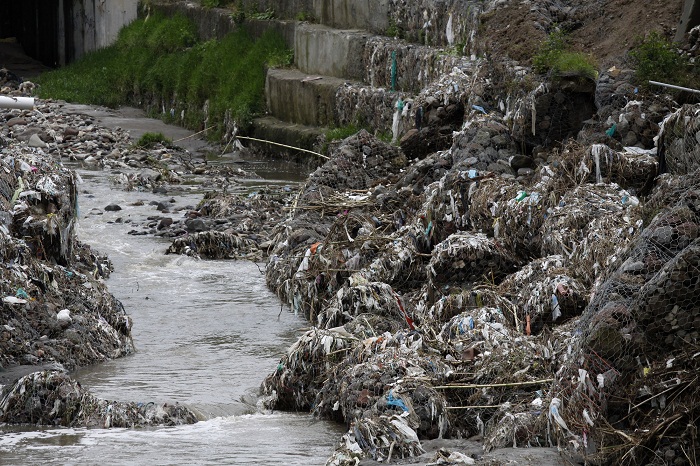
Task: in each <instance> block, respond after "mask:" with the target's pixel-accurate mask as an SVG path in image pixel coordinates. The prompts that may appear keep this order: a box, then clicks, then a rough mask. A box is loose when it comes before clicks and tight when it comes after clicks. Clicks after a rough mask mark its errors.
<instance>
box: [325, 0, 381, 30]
mask: <svg viewBox="0 0 700 466" xmlns="http://www.w3.org/2000/svg"><path fill="white" fill-rule="evenodd" d="M314 13H315V15H316V17H317V18H318V19H319V21H320V22H321V23H323V24H327V25H329V26H332V27H336V28H343V29H355V28H362V29H366V30H369V31H372V32H384V31H386V30H387V29H388V28H389V0H314Z"/></svg>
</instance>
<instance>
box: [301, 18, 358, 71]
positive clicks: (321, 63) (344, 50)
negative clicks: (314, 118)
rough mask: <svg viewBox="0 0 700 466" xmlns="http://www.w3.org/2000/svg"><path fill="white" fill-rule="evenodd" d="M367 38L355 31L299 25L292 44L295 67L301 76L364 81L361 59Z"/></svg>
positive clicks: (305, 24)
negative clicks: (314, 75)
mask: <svg viewBox="0 0 700 466" xmlns="http://www.w3.org/2000/svg"><path fill="white" fill-rule="evenodd" d="M367 36H368V34H367V33H365V32H362V31H357V30H339V29H332V28H329V27H328V26H323V25H317V24H308V23H303V24H300V25H299V26H298V27H297V29H296V37H295V41H294V56H295V60H296V65H297V67H298V68H299V70H301V71H302V72H304V73H309V74H320V75H325V76H334V77H336V78H347V79H352V80H358V81H360V80H363V79H364V77H365V69H364V66H363V61H362V57H363V54H364V48H365V44H366V42H367Z"/></svg>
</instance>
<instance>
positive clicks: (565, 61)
mask: <svg viewBox="0 0 700 466" xmlns="http://www.w3.org/2000/svg"><path fill="white" fill-rule="evenodd" d="M568 47H569V45H568V41H567V38H566V35H565V34H564V32H563V31H560V30H556V31H553V32H552V33H551V34H550V35H549V36H548V37H547V40H546V41H545V42H544V43H543V44H542V46H541V47H540V50H539V51H538V52H537V54H536V55H535V56H534V57H532V67H533V69H534V70H535V71H536V72H538V73H542V74H545V73H551V74H552V76H554V77H557V76H571V75H575V76H584V77H587V78H591V79H596V78H597V76H598V71H597V69H596V68H597V65H596V62H595V59H594V58H593V57H592V56H591V55H587V54H585V53H581V52H573V51H570V50H568Z"/></svg>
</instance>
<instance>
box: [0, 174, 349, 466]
mask: <svg viewBox="0 0 700 466" xmlns="http://www.w3.org/2000/svg"><path fill="white" fill-rule="evenodd" d="M78 172H79V174H80V175H81V177H82V179H83V183H82V184H81V186H80V192H81V194H80V225H79V230H78V233H79V238H80V239H81V240H82V241H84V242H86V243H88V244H91V245H92V246H93V247H94V248H95V249H97V250H99V251H100V252H102V253H106V254H108V256H109V257H110V259H111V260H112V262H113V264H114V267H115V271H114V272H113V274H112V275H111V277H110V278H109V279H108V280H107V284H108V286H109V288H110V291H111V292H112V293H113V294H114V295H115V296H116V297H117V298H118V299H120V300H121V301H122V302H123V304H124V306H125V308H126V309H127V312H129V314H131V316H132V317H133V321H134V326H133V330H132V333H133V338H134V344H135V346H136V349H137V352H136V353H135V354H133V355H131V356H128V357H125V358H120V359H116V360H113V361H110V362H107V363H105V364H99V365H96V366H94V367H89V368H85V369H82V370H80V371H79V372H78V373H76V374H74V376H75V378H76V379H77V380H79V381H80V382H81V384H82V385H83V386H84V387H87V388H89V389H90V390H91V391H92V392H93V393H94V394H95V395H97V396H99V397H102V398H106V399H110V400H123V401H141V402H150V401H154V402H178V403H183V404H186V405H188V406H189V407H191V408H193V409H194V410H195V411H197V412H198V413H199V415H200V418H201V419H202V421H200V422H198V423H197V424H194V425H190V426H179V427H159V428H149V429H110V430H104V429H65V428H42V429H39V428H27V427H8V426H5V427H2V428H1V429H0V464H22V465H39V464H42V465H43V464H61V465H69V464H70V465H92V464H148V465H192V464H198V465H200V464H201V465H205V464H217V465H220V464H285V465H286V464H289V465H292V464H304V465H312V464H323V463H324V462H325V460H326V459H327V458H328V457H329V456H330V454H331V453H332V451H333V447H334V443H335V442H336V441H337V439H338V438H339V435H340V432H341V427H340V426H338V425H337V424H332V423H328V422H325V421H319V420H315V419H313V418H312V417H311V416H310V415H308V414H291V413H281V412H274V413H270V412H265V411H260V410H259V409H257V408H256V405H255V401H256V394H257V390H258V387H259V386H260V383H261V381H262V380H263V378H264V377H265V376H266V375H267V374H268V373H270V372H271V371H273V370H274V369H275V367H276V364H277V362H278V360H279V357H280V356H281V355H282V354H283V353H284V351H285V349H286V348H287V347H288V346H289V345H290V344H292V343H293V342H294V341H295V339H296V337H297V336H298V335H299V333H300V331H301V330H300V329H301V328H302V327H304V326H306V325H307V322H306V321H305V320H304V319H303V317H301V316H295V315H294V314H292V313H290V312H288V311H287V310H286V309H284V310H281V308H280V303H279V301H278V300H277V298H276V296H274V294H272V293H271V292H270V291H269V290H267V288H266V286H265V280H264V276H263V274H262V272H261V270H260V267H262V265H260V264H254V263H252V262H244V261H201V260H196V259H193V258H190V257H185V256H172V255H164V251H165V250H166V248H167V246H168V245H169V242H168V241H167V240H163V239H158V238H154V237H152V236H133V235H128V234H127V232H128V231H129V230H132V229H135V228H134V223H138V222H141V221H142V220H143V219H144V218H145V217H147V216H149V215H151V216H152V215H158V214H160V213H159V212H157V211H156V210H155V207H154V206H152V205H149V202H150V201H151V200H157V201H168V200H170V199H171V197H173V198H174V199H175V203H174V204H172V205H173V206H174V208H178V207H185V206H195V205H196V204H197V202H198V201H199V199H200V198H201V193H200V192H196V191H194V189H195V188H192V189H193V191H192V192H185V193H178V194H177V195H175V196H170V195H167V196H166V195H157V194H152V193H150V192H149V193H146V192H139V191H132V192H126V191H123V190H121V189H114V188H112V187H111V186H110V183H109V180H108V176H107V174H106V173H102V172H90V171H84V170H78ZM137 201H143V205H142V206H133V205H132V204H134V203H136V202H137ZM112 203H116V204H118V205H120V206H122V208H123V210H121V211H118V212H104V211H103V209H104V207H105V206H106V205H108V204H112ZM95 209H99V211H98V210H95ZM171 210H173V209H171ZM178 215H181V214H177V213H173V214H171V216H173V218H176V217H177V216H178ZM118 218H121V220H120V221H117V219H118Z"/></svg>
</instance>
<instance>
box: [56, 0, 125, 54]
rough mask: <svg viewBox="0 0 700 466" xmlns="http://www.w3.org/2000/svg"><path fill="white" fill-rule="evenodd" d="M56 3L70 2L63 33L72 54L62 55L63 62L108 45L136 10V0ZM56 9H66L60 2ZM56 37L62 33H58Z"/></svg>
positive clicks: (61, 10)
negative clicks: (61, 6)
mask: <svg viewBox="0 0 700 466" xmlns="http://www.w3.org/2000/svg"><path fill="white" fill-rule="evenodd" d="M59 3H60V4H64V3H65V4H67V5H68V6H69V10H68V11H69V15H68V16H66V17H65V21H66V22H65V31H66V35H65V37H66V41H68V44H72V46H73V47H72V48H73V56H72V57H71V56H68V57H67V56H65V55H64V56H63V57H62V61H61V63H62V64H65V63H67V62H68V61H71V60H73V59H75V60H77V59H78V58H80V57H81V56H83V55H84V54H86V53H88V52H92V51H94V50H97V49H101V48H104V47H107V46H108V45H111V44H112V43H113V42H114V41H115V40H116V39H117V36H118V35H119V31H120V30H121V29H122V28H123V27H124V26H126V25H127V24H129V23H131V22H132V21H133V20H135V19H136V14H137V10H138V0H110V1H109V2H107V1H104V0H72V1H71V0H59ZM59 11H60V12H63V11H65V10H64V9H62V8H60V6H59ZM59 27H60V26H59ZM71 36H72V37H71ZM59 37H62V36H61V34H60V33H59Z"/></svg>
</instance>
